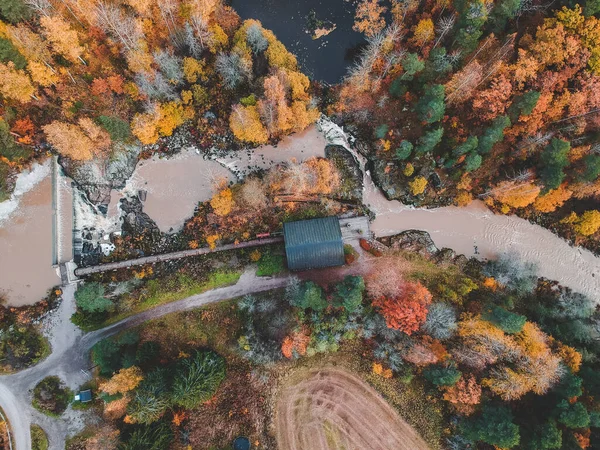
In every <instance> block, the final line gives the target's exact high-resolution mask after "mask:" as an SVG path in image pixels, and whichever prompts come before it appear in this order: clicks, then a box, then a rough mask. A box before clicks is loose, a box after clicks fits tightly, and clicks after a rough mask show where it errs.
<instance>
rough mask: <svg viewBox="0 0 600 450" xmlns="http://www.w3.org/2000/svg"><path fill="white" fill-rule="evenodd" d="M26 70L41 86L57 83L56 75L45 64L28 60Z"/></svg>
mask: <svg viewBox="0 0 600 450" xmlns="http://www.w3.org/2000/svg"><path fill="white" fill-rule="evenodd" d="M27 70H28V71H29V75H31V79H32V80H33V81H34V82H35V83H37V84H39V85H41V86H44V87H48V86H52V85H54V84H56V83H58V80H59V77H58V75H57V74H56V73H55V72H53V71H52V69H50V68H49V67H48V66H47V65H46V64H42V63H40V62H37V61H29V63H28V64H27Z"/></svg>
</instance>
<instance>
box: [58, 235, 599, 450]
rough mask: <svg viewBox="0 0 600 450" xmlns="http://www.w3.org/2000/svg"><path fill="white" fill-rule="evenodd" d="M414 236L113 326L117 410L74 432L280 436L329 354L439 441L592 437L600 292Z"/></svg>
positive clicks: (108, 351)
mask: <svg viewBox="0 0 600 450" xmlns="http://www.w3.org/2000/svg"><path fill="white" fill-rule="evenodd" d="M406 242H407V241H406V239H404V238H403V239H398V240H397V239H395V238H394V237H392V238H388V239H386V244H388V245H389V249H383V248H382V249H381V250H377V251H375V249H374V248H373V247H372V246H368V245H366V244H365V245H364V247H365V248H368V250H369V251H362V252H361V253H360V254H357V255H358V257H356V256H355V258H354V261H353V262H352V263H351V264H350V266H348V267H349V268H351V269H352V272H353V273H355V275H344V273H345V272H346V273H347V271H345V269H335V270H333V271H331V272H330V279H331V281H329V282H327V283H326V284H324V283H323V282H322V281H320V280H322V279H323V277H321V276H320V275H319V276H317V274H311V273H310V272H309V273H307V274H306V275H305V276H303V280H299V279H297V278H294V277H291V278H290V281H289V283H288V286H287V287H286V288H285V289H282V290H277V291H271V292H266V293H264V294H259V295H253V296H245V297H243V298H241V299H235V300H232V301H228V302H224V303H221V304H217V305H213V306H208V307H204V308H201V309H197V310H192V311H187V312H180V313H175V314H171V315H168V316H165V317H164V318H161V319H157V320H153V321H150V322H148V323H145V324H143V325H141V326H138V327H137V328H136V329H134V330H131V331H127V332H125V333H122V334H121V335H119V336H117V337H114V338H108V339H106V340H104V341H101V342H100V343H98V344H97V345H96V346H95V347H94V348H93V350H92V358H93V362H94V364H96V365H97V366H98V371H97V378H96V379H95V380H94V384H95V385H97V386H98V389H99V391H100V392H101V395H100V398H99V400H97V401H96V402H95V405H94V410H95V411H97V413H98V414H99V415H100V414H101V415H102V417H103V421H102V422H101V423H99V424H97V425H95V426H93V427H90V428H88V429H87V430H86V432H84V433H83V434H82V435H81V436H80V437H78V438H77V439H75V440H74V441H73V442H74V443H73V446H72V447H69V448H73V449H75V448H95V447H94V446H93V445H92V444H91V443H92V442H96V440H97V439H98V438H99V435H100V434H102V435H105V436H111V437H112V444H111V445H112V446H111V447H110V448H116V446H117V445H121V446H123V447H124V448H141V447H139V445H142V444H141V443H149V442H157V443H158V444H157V446H156V447H148V448H157V449H158V448H166V446H168V445H171V446H175V448H186V446H188V445H190V446H192V447H193V448H206V449H209V448H215V446H217V447H216V448H220V447H218V445H220V443H222V442H224V441H230V440H231V439H232V438H233V437H235V436H236V435H238V434H245V435H248V436H250V437H251V439H252V441H253V442H258V443H259V444H260V446H264V447H265V448H272V447H273V446H275V445H276V444H275V442H274V436H273V434H272V433H271V430H270V417H271V412H270V411H271V409H270V408H271V406H270V405H271V404H272V402H273V401H275V400H274V399H275V397H276V396H277V386H279V385H280V384H281V383H282V382H283V380H284V379H286V377H287V375H288V374H289V373H291V372H294V371H296V370H298V369H299V368H301V367H320V366H323V365H327V364H328V363H334V364H336V365H340V366H341V367H345V368H347V369H348V370H351V371H353V372H355V373H358V374H360V375H361V377H362V378H363V379H364V380H366V381H368V382H369V383H370V384H371V385H372V386H374V387H375V388H376V389H377V390H378V391H379V392H380V393H381V394H382V395H383V396H384V397H385V398H386V399H387V400H388V401H389V402H390V403H391V404H392V405H393V406H394V407H395V408H397V409H398V411H399V412H400V413H401V414H402V416H403V417H404V419H405V420H406V421H408V422H409V423H410V424H411V425H412V426H413V427H414V428H415V429H416V430H417V431H418V432H419V434H420V435H421V436H422V437H423V438H424V439H425V440H426V441H427V443H428V444H429V445H430V446H431V447H432V448H440V449H441V448H448V449H464V448H482V449H484V448H489V447H488V446H496V447H498V448H527V449H529V448H531V449H536V450H537V449H559V448H564V449H576V448H593V447H591V446H592V445H594V442H595V441H596V439H598V435H597V433H598V430H600V405H599V404H598V403H597V400H595V398H596V395H597V394H596V390H597V386H598V376H597V373H598V367H597V365H598V349H597V345H596V344H597V339H596V335H597V333H598V331H597V322H598V320H599V317H600V316H599V313H598V311H597V307H596V304H595V302H593V301H592V300H591V299H589V298H587V297H585V296H582V295H580V294H577V293H575V292H572V291H570V290H568V289H565V288H562V287H561V286H559V285H558V284H557V283H555V282H552V281H549V280H545V279H541V278H538V276H537V275H536V271H535V267H533V266H531V265H528V264H526V263H524V262H521V261H518V260H516V259H515V258H514V257H513V256H512V255H505V256H503V257H501V258H500V259H499V260H497V261H494V262H489V263H481V262H479V261H476V260H474V259H472V260H467V259H466V258H464V257H453V255H452V254H449V253H447V252H445V251H442V252H437V253H434V254H431V253H428V251H427V250H426V249H424V248H423V247H422V246H421V247H419V246H418V245H417V247H415V246H414V245H412V244H411V243H409V244H407V243H406ZM398 243H402V244H398ZM406 245H408V247H406ZM375 255H377V256H375ZM313 275H314V277H313ZM315 277H316V278H315ZM159 279H160V278H159ZM311 280H315V281H311ZM334 280H338V281H334ZM192 367H193V368H194V369H193V371H192V372H190V371H191V370H192V369H191V368H192ZM189 377H192V378H194V377H196V378H194V379H198V380H200V379H202V380H204V381H203V382H202V383H196V384H194V383H191V382H186V381H185V380H188V381H189V379H192V378H189ZM188 378H189V379H188ZM192 386H195V388H194V392H189V391H188V390H189V389H192ZM196 388H197V389H198V390H197V391H196V390H195V389H196ZM531 411H535V413H534V414H532V413H531ZM119 442H120V444H119ZM163 443H164V445H163ZM167 443H168V444H167Z"/></svg>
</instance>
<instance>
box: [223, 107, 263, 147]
mask: <svg viewBox="0 0 600 450" xmlns="http://www.w3.org/2000/svg"><path fill="white" fill-rule="evenodd" d="M229 127H230V128H231V131H233V134H234V135H235V137H236V138H238V139H239V140H240V141H246V142H252V143H254V144H264V143H265V142H267V140H268V139H269V134H268V133H267V129H266V128H265V127H264V125H263V124H262V123H261V121H260V115H259V114H258V110H257V108H256V106H242V105H241V104H238V105H235V106H234V107H233V110H232V112H231V116H229Z"/></svg>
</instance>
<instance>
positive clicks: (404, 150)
mask: <svg viewBox="0 0 600 450" xmlns="http://www.w3.org/2000/svg"><path fill="white" fill-rule="evenodd" d="M413 147H414V146H413V145H412V143H411V142H410V141H407V140H402V141H401V142H400V145H399V146H398V148H397V149H396V153H395V156H396V159H398V160H400V161H404V160H406V159H408V158H410V155H411V153H412V151H413Z"/></svg>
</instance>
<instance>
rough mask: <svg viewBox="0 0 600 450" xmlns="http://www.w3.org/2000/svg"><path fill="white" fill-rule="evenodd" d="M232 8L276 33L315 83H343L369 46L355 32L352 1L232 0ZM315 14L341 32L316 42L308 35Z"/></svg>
mask: <svg viewBox="0 0 600 450" xmlns="http://www.w3.org/2000/svg"><path fill="white" fill-rule="evenodd" d="M231 5H232V6H233V8H234V9H235V10H236V11H237V13H238V14H239V15H240V16H241V17H242V19H257V20H260V21H261V22H262V24H263V26H264V27H265V28H268V29H271V30H273V32H274V33H275V34H276V35H277V37H278V38H279V40H280V41H281V42H283V43H284V44H285V46H286V47H287V49H288V50H290V51H291V52H292V53H294V54H295V55H296V56H297V57H298V62H299V63H300V66H301V67H302V70H303V72H304V73H306V74H307V75H308V76H309V77H311V78H313V79H315V80H320V81H324V82H327V83H330V84H333V83H337V82H339V81H340V80H341V79H342V78H343V77H344V75H345V74H346V69H347V68H348V66H349V65H350V64H351V63H352V61H353V60H354V58H355V57H356V55H357V53H358V51H359V50H360V47H361V46H362V45H363V44H364V42H365V40H364V37H363V35H362V34H360V33H357V32H355V31H354V30H352V24H353V22H354V10H355V7H354V2H353V1H352V0H348V1H346V0H232V1H231ZM311 11H314V12H315V13H316V18H317V19H319V20H321V21H330V22H333V23H334V24H335V25H336V26H337V28H336V29H335V30H334V31H333V32H331V33H330V34H329V35H327V36H323V37H322V38H320V39H316V40H313V39H312V36H311V34H310V33H309V32H307V17H308V16H309V15H310V13H311Z"/></svg>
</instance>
